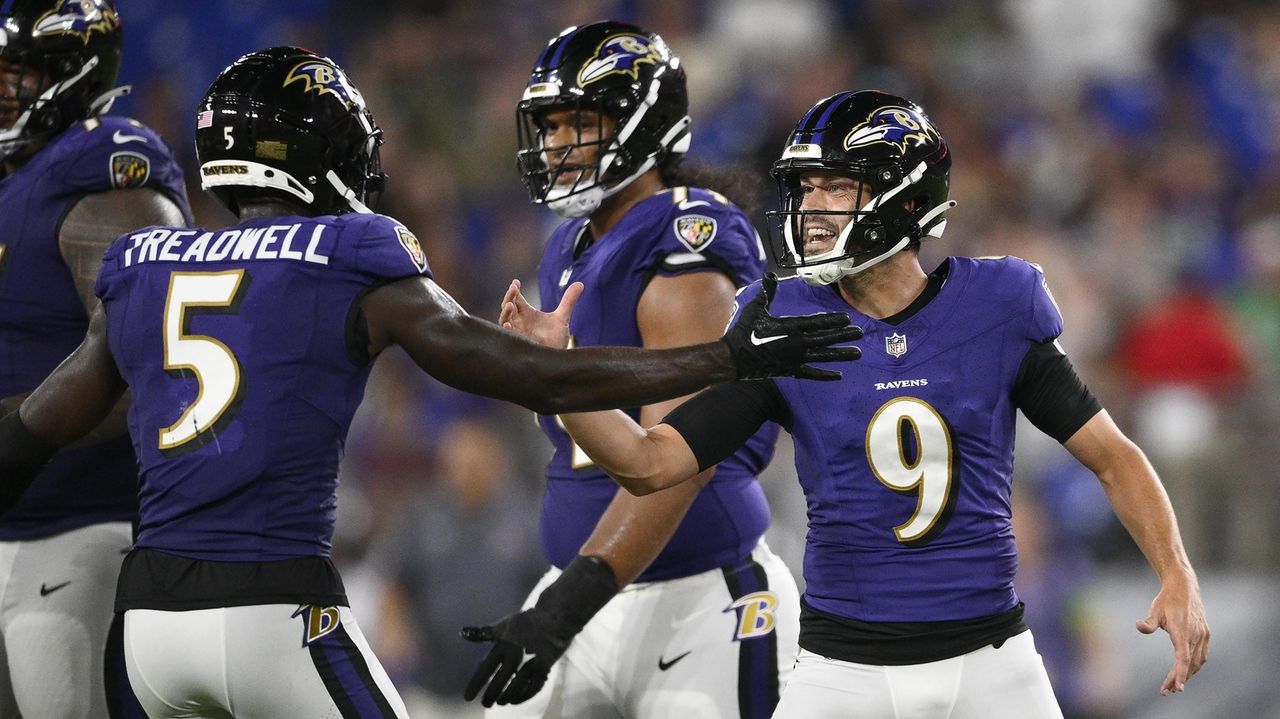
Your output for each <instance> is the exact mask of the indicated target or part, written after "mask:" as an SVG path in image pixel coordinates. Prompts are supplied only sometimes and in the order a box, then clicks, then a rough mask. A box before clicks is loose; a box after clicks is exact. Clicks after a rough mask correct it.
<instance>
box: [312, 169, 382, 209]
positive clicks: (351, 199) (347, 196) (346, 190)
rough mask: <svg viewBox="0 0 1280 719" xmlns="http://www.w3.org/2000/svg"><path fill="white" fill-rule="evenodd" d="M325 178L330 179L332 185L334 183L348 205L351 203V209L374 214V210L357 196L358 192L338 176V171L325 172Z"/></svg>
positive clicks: (334, 186)
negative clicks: (343, 182)
mask: <svg viewBox="0 0 1280 719" xmlns="http://www.w3.org/2000/svg"><path fill="white" fill-rule="evenodd" d="M324 179H326V180H328V181H329V184H330V185H333V189H335V190H337V191H338V194H339V195H341V196H342V199H344V200H346V201H347V205H349V206H350V207H351V209H353V210H355V211H356V212H358V213H360V214H362V215H372V214H374V213H373V210H370V209H369V208H368V207H367V206H365V204H364V203H363V202H361V201H360V198H358V197H356V193H355V192H353V191H352V189H351V188H350V187H347V186H346V185H344V184H342V178H340V177H338V174H337V173H336V172H334V171H333V170H329V171H328V172H326V173H325V175H324Z"/></svg>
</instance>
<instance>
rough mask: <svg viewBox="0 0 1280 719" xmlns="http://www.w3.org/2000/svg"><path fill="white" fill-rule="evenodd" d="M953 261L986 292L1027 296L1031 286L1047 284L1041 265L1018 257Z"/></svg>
mask: <svg viewBox="0 0 1280 719" xmlns="http://www.w3.org/2000/svg"><path fill="white" fill-rule="evenodd" d="M952 261H953V262H955V263H956V265H955V269H956V270H959V271H960V272H963V273H967V274H969V275H970V276H971V277H972V278H973V281H974V282H977V283H978V284H979V285H980V286H981V287H982V288H983V289H984V291H987V292H993V293H995V294H996V295H998V296H1009V297H1018V296H1025V295H1026V292H1027V287H1028V285H1030V284H1039V283H1042V282H1044V269H1043V268H1041V267H1040V265H1038V264H1036V263H1034V262H1030V261H1027V260H1024V259H1022V258H1021V257H1015V256H1014V255H997V256H988V257H953V258H952Z"/></svg>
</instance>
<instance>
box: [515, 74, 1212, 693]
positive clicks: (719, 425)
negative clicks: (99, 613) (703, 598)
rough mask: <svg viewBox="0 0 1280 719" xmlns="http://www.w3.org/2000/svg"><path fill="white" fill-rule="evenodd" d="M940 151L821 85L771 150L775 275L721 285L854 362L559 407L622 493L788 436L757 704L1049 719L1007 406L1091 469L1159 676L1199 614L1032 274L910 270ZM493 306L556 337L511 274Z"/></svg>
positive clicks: (899, 120)
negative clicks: (1137, 560)
mask: <svg viewBox="0 0 1280 719" xmlns="http://www.w3.org/2000/svg"><path fill="white" fill-rule="evenodd" d="M950 167H951V154H950V151H949V149H948V147H947V144H946V142H944V140H943V138H942V136H941V135H940V134H939V133H938V130H937V128H936V127H935V126H934V125H933V123H932V122H930V120H929V118H928V117H926V116H925V114H924V112H923V111H922V110H921V109H920V107H918V106H917V105H915V104H914V103H912V102H910V101H908V100H906V99H903V98H901V97H895V96H893V95H888V94H884V93H880V92H870V91H868V92H844V93H840V94H837V95H834V96H832V97H829V98H827V99H825V100H822V101H821V102H819V103H818V104H817V105H815V106H814V107H813V108H812V109H811V110H810V111H809V112H808V113H807V114H806V115H805V116H804V118H803V119H801V120H800V122H799V124H798V125H796V128H795V130H794V132H793V133H792V134H791V136H790V138H789V141H788V143H787V145H786V147H785V149H784V150H783V153H782V157H781V158H780V159H779V160H778V161H777V162H776V163H775V164H774V166H773V176H774V178H775V179H776V180H777V182H778V187H779V192H780V201H781V209H780V210H779V211H777V212H774V213H770V214H771V215H772V219H773V220H774V221H775V222H776V224H777V229H778V232H777V233H776V234H771V239H770V247H771V248H772V252H773V255H774V259H775V260H776V261H777V263H778V264H779V266H780V267H784V268H791V269H793V270H794V271H795V273H796V275H797V277H795V278H792V279H788V280H785V281H782V282H777V283H775V282H774V281H773V280H772V279H771V278H766V280H765V281H763V282H762V283H761V284H758V285H752V286H751V287H750V288H749V289H748V290H747V291H746V292H744V293H743V294H742V295H741V296H740V301H742V302H747V301H749V300H751V299H752V298H759V297H760V296H770V295H776V297H775V298H774V304H775V305H776V306H778V307H783V308H786V310H787V312H817V311H822V312H843V313H846V314H847V315H848V316H849V317H850V318H851V320H852V321H853V322H854V323H855V325H857V326H860V327H861V328H862V329H863V330H864V332H865V334H866V337H865V342H864V343H863V348H864V356H863V358H862V360H861V362H860V363H859V365H860V366H859V367H858V368H857V371H856V372H849V373H847V374H845V375H844V378H843V379H842V380H841V381H840V382H838V383H835V384H829V385H822V386H818V385H805V384H802V383H797V382H792V381H790V380H787V379H776V380H770V381H763V382H734V383H729V384H726V385H720V386H717V387H713V388H711V389H710V390H708V391H707V392H704V393H702V394H700V395H698V396H697V397H695V398H693V399H691V400H690V401H688V402H686V403H685V404H683V405H681V406H680V407H679V408H677V409H676V410H675V411H674V412H672V413H671V414H670V415H668V416H667V417H666V418H664V419H663V420H662V422H660V423H658V424H657V425H656V426H653V427H652V428H651V429H648V430H643V429H640V427H639V426H637V425H636V424H635V422H634V420H633V419H632V418H631V417H629V416H627V415H625V414H623V413H621V412H610V413H592V414H586V415H569V416H566V417H565V425H566V426H567V427H568V429H569V432H570V434H571V435H572V436H573V437H574V438H575V439H576V440H577V441H578V442H579V444H580V446H581V447H582V448H583V449H584V450H585V451H586V452H587V454H588V455H589V456H591V457H592V458H593V459H594V460H595V461H596V462H597V463H598V464H600V466H602V467H604V468H605V469H606V470H607V471H608V472H609V473H610V474H611V475H613V476H614V478H615V479H617V480H618V482H619V483H620V484H622V485H623V486H624V487H627V488H628V489H630V490H632V491H635V492H637V493H640V494H644V493H647V492H654V491H657V490H664V489H665V488H670V487H674V486H679V485H680V484H681V483H683V482H687V481H688V480H689V479H690V478H692V477H694V476H696V475H697V474H698V473H699V472H701V471H703V470H704V469H706V468H707V467H710V466H712V465H714V464H715V463H716V462H718V461H720V460H721V459H722V458H724V457H726V456H729V454H730V453H732V452H733V451H735V450H736V448H737V447H739V446H740V445H741V444H742V443H743V442H744V441H746V440H747V438H749V437H751V436H752V434H753V433H754V432H755V431H756V430H757V429H758V428H759V427H760V425H761V424H763V423H764V422H766V421H769V420H773V421H776V422H778V423H780V424H782V425H783V427H785V428H786V429H787V430H788V431H789V432H790V433H791V435H792V437H793V439H794V441H795V445H796V471H797V474H798V475H799V479H800V484H801V486H802V487H803V489H804V492H805V495H806V498H807V502H808V510H809V534H808V540H807V549H806V556H805V568H804V576H805V581H806V589H805V593H804V596H803V597H802V604H801V619H800V647H801V651H800V657H799V660H798V662H797V665H796V668H795V671H794V672H793V673H792V675H791V680H790V682H789V683H788V685H787V687H786V690H785V692H784V693H783V696H782V699H781V701H780V702H779V705H778V710H777V713H776V714H775V715H774V716H775V717H786V718H788V719H791V718H796V717H804V718H806V719H808V718H811V717H908V716H909V717H918V718H925V717H938V718H941V717H950V718H951V719H979V718H981V719H1044V718H1050V717H1053V718H1056V717H1061V716H1062V712H1061V710H1060V709H1059V707H1058V704H1057V702H1056V700H1055V699H1054V695H1053V691H1052V689H1051V688H1050V686H1049V681H1048V677H1047V676H1046V674H1045V671H1044V667H1043V665H1042V663H1041V661H1040V657H1039V655H1038V654H1037V653H1036V650H1035V646H1034V643H1033V640H1032V636H1031V633H1030V632H1029V631H1028V630H1027V627H1026V625H1025V624H1024V623H1023V619H1022V604H1021V603H1020V602H1019V601H1018V597H1017V595H1016V594H1015V592H1014V588H1013V577H1014V572H1015V570H1016V568H1017V554H1016V547H1015V544H1014V537H1013V533H1012V530H1011V527H1010V501H1009V498H1010V491H1011V487H1010V483H1011V480H1012V475H1013V446H1014V442H1013V439H1014V437H1013V435H1014V420H1015V415H1016V412H1017V411H1018V410H1021V411H1022V412H1023V413H1024V414H1025V415H1026V417H1027V418H1028V419H1029V420H1030V421H1031V422H1032V424H1034V425H1035V426H1036V427H1038V428H1039V429H1041V430H1042V431H1044V432H1046V433H1047V434H1049V435H1051V436H1052V437H1054V438H1056V439H1057V440H1059V441H1060V442H1062V443H1063V444H1064V445H1065V446H1066V448H1067V449H1068V450H1069V451H1070V452H1071V453H1072V454H1073V455H1075V457H1076V458H1077V459H1079V460H1080V461H1081V462H1082V463H1083V464H1084V465H1085V466H1087V467H1088V468H1089V469H1091V470H1092V471H1093V472H1094V473H1095V474H1096V475H1097V476H1098V479H1099V481H1100V482H1101V483H1102V486H1103V488H1104V489H1105V490H1106V493H1107V497H1108V499H1109V500H1110V502H1111V504H1112V506H1113V507H1114V509H1115V511H1116V514H1117V515H1118V516H1119V517H1120V519H1121V521H1122V522H1123V523H1124V525H1125V527H1126V528H1127V529H1128V530H1129V532H1130V534H1131V535H1132V536H1133V538H1134V540H1135V541H1136V542H1137V544H1138V546H1139V547H1140V548H1141V549H1142V551H1143V553H1144V554H1145V555H1146V557H1147V560H1148V561H1149V562H1150V563H1151V566H1152V567H1153V568H1154V569H1155V571H1156V574H1157V575H1158V576H1159V578H1160V592H1159V594H1158V595H1157V596H1156V598H1155V600H1154V601H1153V602H1152V605H1151V610H1150V613H1149V615H1148V616H1147V618H1145V619H1143V620H1140V621H1139V622H1138V623H1137V628H1138V629H1139V631H1141V632H1143V633H1148V634H1149V633H1153V632H1155V631H1156V629H1157V628H1163V629H1165V630H1166V631H1167V632H1168V633H1169V637H1170V639H1171V640H1172V642H1173V646H1174V657H1175V661H1174V665H1173V667H1172V669H1171V670H1170V671H1169V673H1168V675H1167V676H1166V677H1165V679H1164V682H1163V683H1162V685H1161V691H1162V692H1164V693H1168V692H1176V691H1181V690H1182V689H1183V687H1184V685H1185V683H1186V681H1187V679H1188V678H1189V677H1190V676H1191V675H1193V674H1195V673H1196V671H1197V670H1199V668H1200V667H1201V666H1202V665H1203V663H1204V662H1205V661H1206V659H1207V658H1208V652H1209V627H1208V625H1207V623H1206V621H1205V615H1204V605H1203V604H1202V602H1201V599H1200V590H1199V585H1198V582H1197V579H1196V575H1195V572H1194V571H1193V570H1192V568H1191V564H1190V562H1189V561H1188V559H1187V555H1186V552H1185V551H1184V549H1183V546H1182V541H1181V539H1180V537H1179V534H1178V528H1177V522H1176V520H1175V518H1174V513H1173V509H1172V508H1171V506H1170V505H1169V501H1168V498H1167V497H1166V495H1165V493H1164V489H1163V487H1162V486H1161V484H1160V481H1159V479H1158V478H1157V476H1156V474H1155V472H1154V470H1153V469H1152V467H1151V465H1150V464H1149V463H1148V462H1147V460H1146V457H1145V456H1144V454H1143V453H1142V451H1141V450H1140V449H1139V448H1138V447H1137V446H1135V445H1134V444H1133V443H1132V442H1131V441H1129V439H1128V438H1126V437H1125V435H1124V434H1123V433H1121V431H1120V430H1119V429H1118V428H1117V427H1116V425H1115V424H1114V423H1113V422H1112V420H1111V418H1110V416H1108V414H1107V412H1106V411H1105V410H1104V409H1102V407H1101V405H1100V404H1099V402H1098V401H1097V400H1096V399H1095V398H1094V396H1093V395H1092V394H1091V393H1090V392H1089V390H1088V389H1087V388H1086V387H1085V385H1084V384H1083V383H1082V382H1081V380H1080V379H1079V377H1078V376H1077V375H1076V373H1075V371H1074V370H1073V369H1072V366H1071V363H1070V361H1069V360H1068V359H1067V356H1066V354H1064V352H1063V350H1062V348H1061V347H1060V346H1059V344H1058V342H1057V337H1058V335H1059V334H1060V333H1061V332H1062V317H1061V315H1060V314H1059V312H1058V308H1057V306H1056V305H1055V304H1054V300H1053V297H1052V295H1050V294H1049V290H1048V287H1047V285H1046V283H1045V278H1044V274H1043V273H1042V272H1041V270H1040V268H1039V267H1038V266H1036V265H1034V264H1031V263H1029V262H1026V261H1024V260H1020V259H1017V258H1014V257H1002V258H984V259H972V258H964V257H950V258H947V259H946V260H944V261H943V262H942V264H941V265H939V266H938V267H937V268H936V269H934V270H933V271H932V272H929V273H926V272H925V271H924V269H923V268H922V267H921V265H920V261H919V257H918V248H919V244H920V242H921V241H923V240H925V239H927V238H931V237H939V236H941V235H942V232H943V229H944V226H945V219H944V214H943V213H945V212H946V211H947V210H949V209H950V208H951V207H952V206H953V205H954V203H953V202H951V201H950V200H949V199H948V182H949V179H948V177H949V171H950ZM511 299H512V304H511V311H510V312H509V313H508V316H507V317H505V318H504V319H505V321H506V322H507V323H508V324H510V325H511V326H513V327H515V328H517V329H520V328H524V330H526V331H532V330H533V329H535V328H536V330H537V331H536V336H538V337H540V338H542V339H543V340H550V339H552V338H554V343H563V342H564V341H565V336H566V335H567V333H568V332H569V331H570V330H572V328H573V326H572V325H569V327H568V328H566V327H565V326H564V320H565V318H566V317H567V316H568V315H569V311H570V309H571V308H570V307H560V308H558V310H557V312H556V313H552V314H550V315H544V314H541V313H538V312H536V311H535V310H533V308H531V307H529V306H528V305H527V304H526V303H525V302H524V301H523V298H521V297H520V296H518V288H514V287H513V288H512V290H511Z"/></svg>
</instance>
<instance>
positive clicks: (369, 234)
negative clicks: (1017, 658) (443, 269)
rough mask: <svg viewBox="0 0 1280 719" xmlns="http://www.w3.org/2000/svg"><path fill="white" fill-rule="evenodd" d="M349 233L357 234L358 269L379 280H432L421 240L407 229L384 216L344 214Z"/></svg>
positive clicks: (356, 255)
mask: <svg viewBox="0 0 1280 719" xmlns="http://www.w3.org/2000/svg"><path fill="white" fill-rule="evenodd" d="M343 219H344V220H346V222H347V225H348V227H349V228H350V229H349V230H348V232H354V233H358V236H356V237H352V238H351V239H352V240H356V241H357V243H358V244H357V245H356V253H355V268H354V269H355V270H356V271H357V272H360V273H361V274H364V275H367V276H369V277H371V278H374V279H378V280H397V279H401V278H404V277H412V276H414V275H421V276H423V277H431V269H430V268H429V267H428V266H427V258H426V255H425V254H424V253H423V251H422V245H420V244H419V243H418V238H417V237H416V236H415V235H414V234H413V233H412V232H410V231H409V229H408V228H407V227H405V226H404V225H402V224H400V223H399V222H397V221H396V220H393V219H391V218H390V217H386V216H385V215H344V216H343Z"/></svg>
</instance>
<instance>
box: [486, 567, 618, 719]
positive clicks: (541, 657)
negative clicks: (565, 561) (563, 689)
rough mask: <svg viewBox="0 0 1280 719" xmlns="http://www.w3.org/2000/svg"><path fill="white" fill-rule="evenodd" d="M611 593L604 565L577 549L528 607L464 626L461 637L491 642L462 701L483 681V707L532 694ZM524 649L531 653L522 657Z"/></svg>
mask: <svg viewBox="0 0 1280 719" xmlns="http://www.w3.org/2000/svg"><path fill="white" fill-rule="evenodd" d="M617 593H618V584H617V580H616V579H615V578H614V575H613V570H612V569H610V567H609V565H608V564H607V563H606V562H605V561H604V560H603V559H601V558H600V557H584V556H581V555H579V556H577V557H575V558H574V560H573V561H572V562H570V563H569V566H567V567H565V569H564V571H563V572H561V573H560V576H559V577H557V578H556V580H555V581H554V582H552V583H551V584H550V585H549V586H548V587H547V588H546V589H545V590H543V592H542V595H541V596H539V597H538V602H537V603H536V604H535V605H534V606H533V607H532V608H531V609H526V610H524V611H523V612H520V613H518V614H512V615H509V616H507V617H505V618H503V619H502V620H501V621H499V622H498V623H497V624H494V625H492V626H488V627H464V628H463V629H462V638H463V639H466V640H467V641H470V642H493V648H492V649H490V650H489V653H488V654H487V655H485V658H484V660H483V661H481V662H480V666H478V667H476V671H475V673H474V674H472V675H471V681H470V682H467V691H466V693H465V694H464V695H463V696H464V697H465V698H466V700H467V701H471V700H472V699H475V698H476V695H478V694H479V693H480V689H481V688H483V687H484V686H485V684H486V683H488V685H489V687H488V688H487V689H485V692H484V696H483V697H482V698H481V699H480V703H481V704H483V705H484V706H486V707H491V706H493V705H494V703H495V702H497V703H498V704H519V703H520V702H523V701H525V700H527V699H529V698H531V697H533V695H535V694H537V693H538V692H539V691H540V690H541V689H542V685H543V684H546V682H547V675H548V674H549V673H550V672H551V665H553V664H555V663H556V660H557V659H559V658H560V657H561V655H563V654H564V652H565V650H566V649H568V648H569V642H571V641H573V638H574V637H575V636H577V634H578V632H580V631H582V628H583V627H584V626H586V624H587V622H588V621H590V620H591V618H592V617H594V616H595V615H596V612H598V611H600V609H601V608H602V607H604V605H605V604H608V603H609V600H610V599H612V598H613V595H615V594H617ZM526 654H530V655H532V656H531V657H530V658H529V659H528V660H525V655H526ZM522 661H523V665H522V664H521V662H522ZM513 675H514V676H513Z"/></svg>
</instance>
